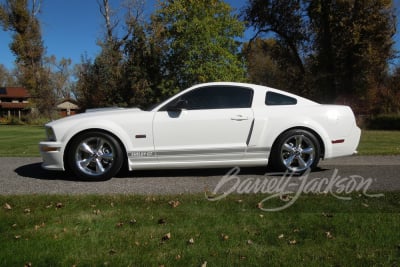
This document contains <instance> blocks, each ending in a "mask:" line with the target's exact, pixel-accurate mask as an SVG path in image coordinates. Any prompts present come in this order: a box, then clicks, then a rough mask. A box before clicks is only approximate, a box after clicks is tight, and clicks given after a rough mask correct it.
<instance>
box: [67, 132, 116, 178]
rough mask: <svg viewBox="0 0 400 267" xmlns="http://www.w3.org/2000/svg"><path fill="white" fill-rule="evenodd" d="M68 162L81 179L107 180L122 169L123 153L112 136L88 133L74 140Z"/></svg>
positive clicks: (70, 147) (69, 151)
mask: <svg viewBox="0 0 400 267" xmlns="http://www.w3.org/2000/svg"><path fill="white" fill-rule="evenodd" d="M67 162H68V166H69V167H70V169H71V171H72V172H73V173H74V174H75V175H76V176H78V177H79V178H80V179H83V180H107V179H110V178H112V177H113V176H114V175H116V174H117V173H118V171H119V170H120V169H121V166H122V163H123V153H122V150H121V147H120V145H119V143H118V141H117V140H116V139H115V138H114V137H113V136H111V135H110V134H107V133H104V132H99V131H95V132H86V133H83V134H80V135H78V136H77V137H75V138H74V139H73V140H72V143H71V145H70V146H69V150H68V151H67Z"/></svg>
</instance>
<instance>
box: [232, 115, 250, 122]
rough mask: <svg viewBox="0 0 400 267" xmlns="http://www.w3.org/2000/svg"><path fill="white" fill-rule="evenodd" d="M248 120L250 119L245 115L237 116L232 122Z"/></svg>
mask: <svg viewBox="0 0 400 267" xmlns="http://www.w3.org/2000/svg"><path fill="white" fill-rule="evenodd" d="M248 119H249V117H247V116H243V115H236V116H233V117H232V118H231V120H233V121H245V120H248Z"/></svg>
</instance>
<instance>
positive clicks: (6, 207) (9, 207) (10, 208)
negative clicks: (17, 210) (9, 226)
mask: <svg viewBox="0 0 400 267" xmlns="http://www.w3.org/2000/svg"><path fill="white" fill-rule="evenodd" d="M3 208H4V209H6V210H12V207H11V205H10V204H8V203H6V204H4V206H3Z"/></svg>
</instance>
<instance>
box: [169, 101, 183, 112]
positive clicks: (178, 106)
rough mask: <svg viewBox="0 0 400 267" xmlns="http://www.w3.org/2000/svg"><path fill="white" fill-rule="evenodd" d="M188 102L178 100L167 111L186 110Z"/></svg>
mask: <svg viewBox="0 0 400 267" xmlns="http://www.w3.org/2000/svg"><path fill="white" fill-rule="evenodd" d="M187 107H188V101H187V100H183V99H180V100H178V101H177V102H176V103H175V104H174V105H171V106H168V107H167V111H171V112H181V111H182V110H183V109H187Z"/></svg>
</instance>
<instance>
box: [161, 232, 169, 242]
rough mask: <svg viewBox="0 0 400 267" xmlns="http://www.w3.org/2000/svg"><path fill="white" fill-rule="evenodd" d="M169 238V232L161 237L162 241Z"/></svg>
mask: <svg viewBox="0 0 400 267" xmlns="http://www.w3.org/2000/svg"><path fill="white" fill-rule="evenodd" d="M170 239H171V233H167V234H165V235H164V236H163V237H162V238H161V240H162V241H167V240H170Z"/></svg>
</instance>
